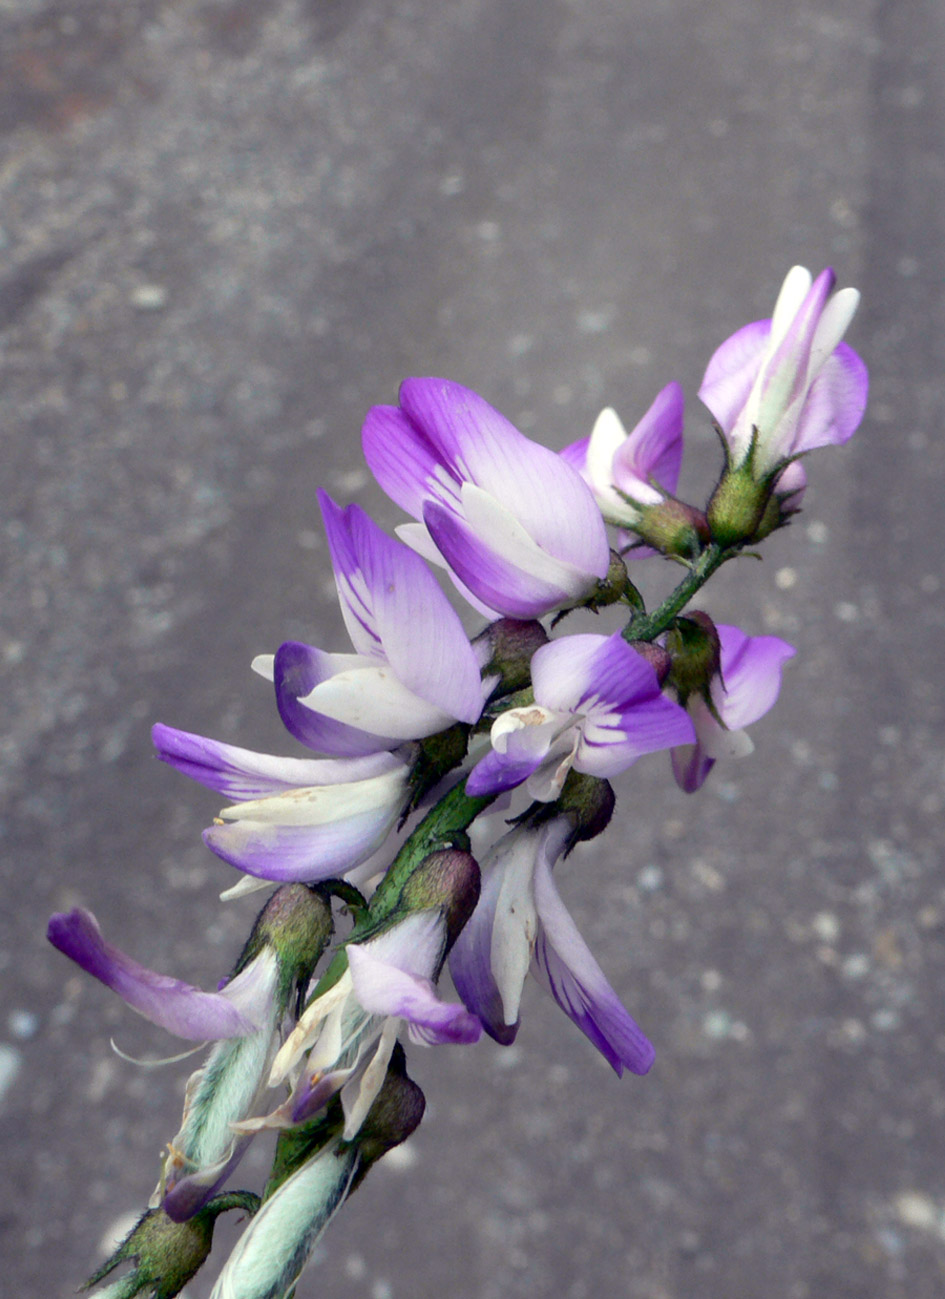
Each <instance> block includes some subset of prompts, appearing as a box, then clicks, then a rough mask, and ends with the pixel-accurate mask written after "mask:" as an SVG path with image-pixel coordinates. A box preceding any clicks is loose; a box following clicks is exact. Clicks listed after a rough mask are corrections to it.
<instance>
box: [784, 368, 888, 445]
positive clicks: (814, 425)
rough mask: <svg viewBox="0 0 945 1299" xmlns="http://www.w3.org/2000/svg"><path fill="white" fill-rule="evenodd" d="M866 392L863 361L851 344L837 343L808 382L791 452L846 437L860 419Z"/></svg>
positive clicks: (854, 430)
mask: <svg viewBox="0 0 945 1299" xmlns="http://www.w3.org/2000/svg"><path fill="white" fill-rule="evenodd" d="M868 394H869V374H868V372H867V369H866V365H865V364H864V362H863V361H862V359H861V358H860V357H859V356H858V355H857V353H856V352H854V350H853V348H852V347H848V346H847V344H846V343H841V344H840V346H839V347H838V348H837V350H836V351H835V352H834V353H833V355H832V356H830V357H828V358H827V360H826V361H825V362H824V367H823V369H822V370H821V372H820V374H819V375H818V376H817V378H816V379H815V380H814V382H813V383H812V384H811V388H810V392H809V393H808V395H807V401H806V402H805V403H804V409H803V411H802V412H801V417H800V419H799V421H798V425H797V430H796V432H795V435H794V445H793V447H792V450H793V451H794V453H795V454H798V453H800V452H802V451H813V450H814V449H815V448H817V447H822V446H828V445H830V446H840V445H841V444H842V443H844V442H847V441H849V439H850V438H851V437H852V436H853V434H854V433H855V432H856V430H857V429H858V428H859V426H860V421H861V420H862V419H863V414H864V412H865V410H866V400H867V396H868Z"/></svg>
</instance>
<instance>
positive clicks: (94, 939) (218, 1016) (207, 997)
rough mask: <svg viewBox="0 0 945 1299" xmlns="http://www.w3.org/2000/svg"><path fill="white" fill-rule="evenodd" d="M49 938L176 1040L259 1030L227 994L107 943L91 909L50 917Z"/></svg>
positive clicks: (204, 1038)
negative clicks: (203, 989)
mask: <svg viewBox="0 0 945 1299" xmlns="http://www.w3.org/2000/svg"><path fill="white" fill-rule="evenodd" d="M47 937H48V939H49V941H50V942H51V943H52V944H53V946H54V947H57V948H58V949H59V951H60V952H62V953H63V954H64V955H66V956H68V957H69V958H70V959H71V960H73V961H75V962H76V964H77V965H79V966H81V967H82V969H83V970H85V972H86V973H87V974H91V975H92V976H93V978H96V979H98V980H99V981H100V982H101V983H104V984H105V986H106V987H107V988H111V989H112V991H113V992H117V993H118V995H119V996H120V997H121V998H122V1000H123V1001H125V1002H127V1004H128V1005H129V1006H131V1008H132V1009H133V1010H136V1011H138V1013H139V1014H140V1015H143V1016H144V1017H145V1019H149V1020H150V1021H151V1022H152V1023H153V1024H158V1025H160V1027H161V1028H166V1029H167V1031H168V1032H169V1033H174V1034H176V1035H177V1036H178V1037H183V1038H186V1039H187V1040H189V1041H192V1042H203V1041H208V1040H210V1039H213V1038H224V1037H241V1036H243V1035H245V1034H247V1033H251V1032H253V1031H254V1030H255V1029H256V1028H257V1027H258V1025H257V1024H256V1023H254V1022H253V1020H251V1019H249V1018H248V1017H247V1016H246V1015H245V1014H243V1013H241V1012H240V1010H238V1009H237V1007H236V1006H235V1005H234V1004H233V1001H232V1000H231V998H230V997H228V996H227V994H226V993H225V992H224V993H219V992H201V991H200V989H199V988H194V987H192V986H191V985H190V984H189V983H182V982H181V981H180V980H179V979H171V978H168V977H167V976H166V975H163V974H156V973H155V972H154V971H153V970H148V969H146V968H145V967H144V966H143V965H139V964H138V962H137V961H134V960H132V959H131V957H130V956H126V955H125V953H124V952H122V951H120V950H119V949H118V948H117V947H113V946H112V945H111V944H110V943H107V942H106V941H105V939H104V937H103V936H102V931H101V929H100V928H99V925H98V921H97V920H96V919H95V917H94V916H93V915H92V913H91V912H90V911H85V910H83V909H82V908H79V907H76V908H74V909H73V910H72V911H70V912H68V913H67V914H58V915H54V916H53V917H52V918H51V919H50V921H49V927H48V929H47Z"/></svg>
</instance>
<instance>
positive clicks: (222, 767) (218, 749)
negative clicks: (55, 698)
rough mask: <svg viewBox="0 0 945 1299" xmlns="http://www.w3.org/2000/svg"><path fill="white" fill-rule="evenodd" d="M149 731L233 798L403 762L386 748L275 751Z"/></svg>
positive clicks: (172, 755)
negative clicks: (357, 752) (294, 754)
mask: <svg viewBox="0 0 945 1299" xmlns="http://www.w3.org/2000/svg"><path fill="white" fill-rule="evenodd" d="M151 736H152V739H153V741H154V746H155V748H156V749H157V756H158V757H159V758H160V759H161V761H162V762H166V763H168V765H169V766H172V767H174V768H176V770H177V771H180V772H181V773H182V774H183V775H185V776H190V778H191V779H192V780H197V781H199V782H200V783H201V784H202V785H206V786H207V787H208V788H209V789H214V790H216V792H217V793H218V794H223V795H224V796H225V797H227V798H231V799H233V801H234V802H240V801H242V800H244V799H254V798H266V797H267V796H268V795H270V794H281V793H283V792H284V791H286V790H290V789H297V788H299V786H302V785H334V784H339V783H342V782H350V781H355V780H364V779H367V778H369V777H371V776H376V775H381V774H382V773H383V772H385V771H391V770H393V769H394V768H395V767H397V766H398V765H399V760H398V759H397V758H395V757H394V756H393V755H392V754H390V753H387V752H382V753H375V754H371V755H369V756H367V757H364V758H350V759H344V758H281V757H275V756H273V755H272V754H268V753H254V752H252V751H251V750H250V749H241V748H238V747H237V746H236V745H233V744H223V743H221V742H220V741H219V740H211V739H208V738H207V737H206V736H203V735H194V734H192V733H191V732H189V731H179V730H177V729H175V728H174V727H173V726H164V725H163V724H161V723H158V724H157V725H156V726H154V727H153V728H152V730H151Z"/></svg>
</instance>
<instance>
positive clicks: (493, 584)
mask: <svg viewBox="0 0 945 1299" xmlns="http://www.w3.org/2000/svg"><path fill="white" fill-rule="evenodd" d="M595 508H596V507H595ZM598 517H600V515H598ZM423 521H424V523H425V524H426V526H427V528H428V529H429V532H430V535H431V536H432V537H433V540H434V541H435V542H436V545H437V547H438V549H439V551H440V553H441V554H442V556H443V558H444V559H445V560H446V562H447V564H448V565H449V567H450V569H451V570H452V571H453V572H454V573H455V574H456V576H457V577H458V578H459V580H460V582H462V583H463V584H464V585H465V586H467V587H468V588H469V590H470V591H472V593H473V594H474V595H475V596H476V598H477V599H478V600H480V601H481V602H482V603H483V604H484V605H486V606H487V607H488V608H489V609H494V610H495V611H496V612H497V613H501V614H504V615H505V616H506V617H509V618H525V619H527V618H540V617H541V616H542V614H545V613H547V612H548V611H549V610H550V609H554V608H556V607H558V606H559V605H562V604H567V603H570V602H572V601H574V600H577V599H580V598H581V596H583V595H587V594H589V593H590V591H591V589H592V588H593V586H594V583H595V581H596V578H595V577H594V575H593V574H587V575H579V574H575V571H574V569H573V568H571V567H570V566H565V565H562V564H558V563H556V562H555V561H554V559H553V558H552V557H549V556H546V555H541V554H538V555H535V556H534V558H535V563H534V567H533V568H528V567H522V565H521V564H518V563H514V562H512V561H510V560H509V559H508V558H507V557H506V556H505V555H504V554H502V553H500V552H499V551H498V550H497V549H496V547H495V545H494V542H493V539H492V538H491V537H490V536H483V535H480V533H478V532H476V531H475V530H474V529H473V528H472V527H471V526H470V525H469V523H467V522H466V520H465V519H464V518H462V517H461V516H459V515H457V514H455V513H453V512H452V511H450V510H446V509H443V507H442V506H440V505H438V504H437V503H436V502H434V501H430V502H428V503H427V504H426V505H425V506H424V511H423ZM601 526H602V527H603V521H601ZM533 554H534V552H533ZM523 562H524V563H527V560H524V561H523ZM536 570H537V571H536Z"/></svg>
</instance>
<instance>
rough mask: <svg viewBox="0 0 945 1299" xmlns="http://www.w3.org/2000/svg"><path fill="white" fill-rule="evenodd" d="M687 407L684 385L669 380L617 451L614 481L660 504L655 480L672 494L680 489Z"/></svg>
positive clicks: (641, 498)
mask: <svg viewBox="0 0 945 1299" xmlns="http://www.w3.org/2000/svg"><path fill="white" fill-rule="evenodd" d="M685 407H686V399H685V396H684V394H683V390H682V388H681V387H680V385H679V384H678V383H668V384H667V385H666V387H665V388H663V389H662V390H661V391H660V392H659V393H657V395H656V398H655V399H654V401H653V402H652V404H651V405H650V408H649V409H648V410H647V412H646V414H645V415H644V416H643V418H642V419H641V420H640V422H639V423H638V424H637V425H636V427H635V428H633V429H632V430H631V431H630V433H629V434H628V436H627V438H626V441H624V442H623V443H622V444H621V446H619V447H618V448H617V450H616V452H615V454H614V457H613V465H612V472H613V481H614V483H615V484H616V485H617V487H619V488H620V489H621V491H624V492H626V493H627V495H628V496H632V497H633V498H634V499H635V500H639V501H641V502H642V503H643V504H656V503H658V502H659V501H660V500H661V499H662V494H661V493H660V492H658V491H657V490H656V489H655V488H654V487H653V486H652V485H651V483H653V482H656V483H658V484H659V486H660V487H662V488H663V490H664V491H666V492H668V493H669V494H670V495H672V494H673V493H674V492H675V491H676V486H677V484H678V482H679V471H680V468H681V467H682V455H683V420H684V417H685Z"/></svg>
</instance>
